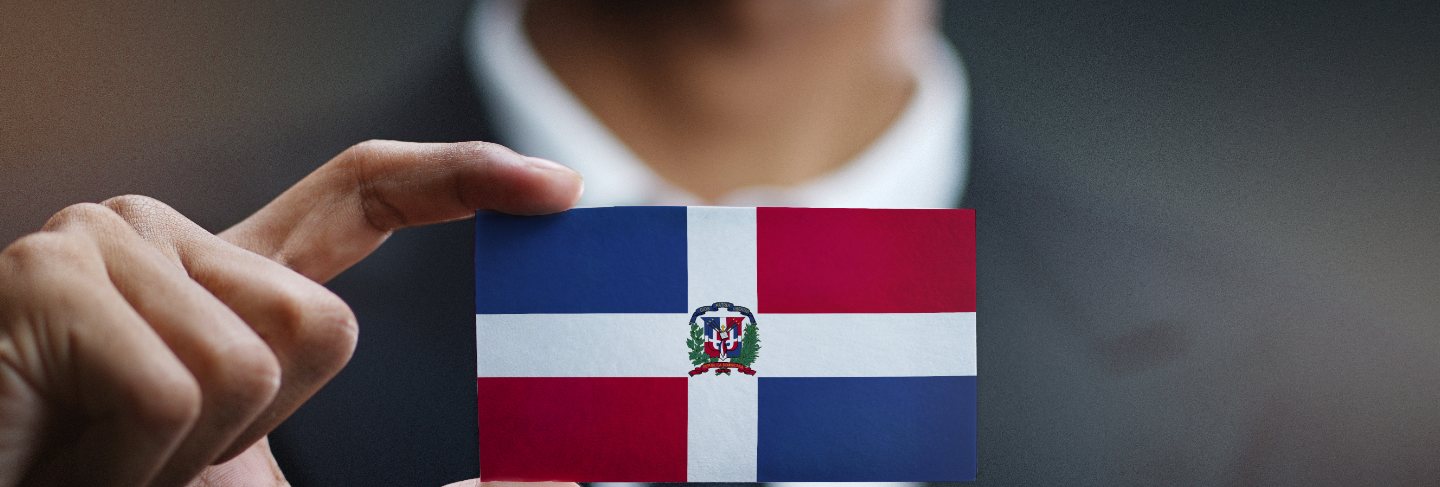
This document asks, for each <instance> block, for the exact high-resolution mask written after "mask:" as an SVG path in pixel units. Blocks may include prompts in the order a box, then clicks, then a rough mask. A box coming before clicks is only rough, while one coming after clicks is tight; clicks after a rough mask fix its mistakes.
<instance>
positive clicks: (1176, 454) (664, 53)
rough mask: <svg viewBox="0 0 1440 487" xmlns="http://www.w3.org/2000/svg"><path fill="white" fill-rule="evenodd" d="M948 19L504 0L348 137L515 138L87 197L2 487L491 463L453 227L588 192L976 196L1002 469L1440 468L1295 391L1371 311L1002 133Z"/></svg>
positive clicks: (24, 249)
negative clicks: (187, 195) (1038, 167)
mask: <svg viewBox="0 0 1440 487" xmlns="http://www.w3.org/2000/svg"><path fill="white" fill-rule="evenodd" d="M934 9H935V5H934V4H932V3H926V2H863V1H856V2H773V1H711V2H692V3H670V2H651V1H621V2H599V1H579V2H561V1H536V2H530V3H519V2H508V1H501V2H487V3H482V4H480V5H479V6H478V7H477V9H476V10H475V13H474V16H473V18H471V19H470V21H469V22H468V23H467V24H466V27H465V32H464V33H463V34H464V35H463V37H464V38H465V41H464V42H463V46H464V47H463V49H460V48H457V49H456V50H455V52H454V53H451V54H454V56H452V57H451V58H449V60H450V61H451V62H449V63H446V64H444V65H442V66H441V67H440V69H437V72H436V73H419V74H417V77H423V76H431V78H427V79H429V80H431V81H433V82H432V83H431V84H430V85H429V86H428V87H427V88H426V89H425V90H423V91H422V92H416V93H414V94H413V98H412V99H410V100H408V101H407V105H408V106H407V107H406V109H408V110H409V111H406V112H403V113H402V114H400V115H399V116H392V117H389V118H383V119H382V118H380V117H377V118H376V120H373V121H371V123H374V124H378V125H380V127H373V126H372V127H367V128H366V129H365V130H349V131H338V132H340V133H338V134H337V135H336V136H337V137H343V136H352V137H353V138H352V139H350V140H363V138H365V137H367V136H368V135H362V134H377V133H378V134H381V135H384V136H386V137H392V138H397V139H405V140H417V141H430V142H439V141H444V142H460V141H475V140H486V141H494V142H500V143H503V144H506V145H507V146H509V147H510V148H511V149H514V151H512V150H511V149H507V148H505V147H502V146H498V145H492V144H485V143H474V142H460V143H457V144H411V143H405V142H391V141H372V142H366V143H362V144H358V145H355V146H354V147H352V148H351V149H348V150H346V151H344V152H343V153H341V154H340V155H338V156H336V157H335V158H334V159H332V160H331V161H330V162H328V163H326V164H325V165H323V166H321V167H320V168H319V169H317V170H316V171H315V172H314V173H312V174H310V175H309V176H307V177H306V178H304V179H303V180H301V181H299V182H298V183H296V184H295V185H294V186H293V187H291V188H290V189H289V190H287V191H286V192H284V193H283V194H281V195H280V196H279V197H278V198H276V199H275V200H274V201H272V202H271V203H269V204H268V205H266V206H265V207H263V208H262V209H260V210H259V211H258V212H257V213H255V214H254V215H252V216H251V217H249V218H247V219H245V220H244V221H242V222H240V223H238V224H237V225H235V226H234V227H232V228H230V229H228V230H226V231H224V232H220V233H219V234H218V235H211V234H210V233H209V232H206V231H205V230H203V229H201V228H199V227H198V226H196V225H194V224H192V223H190V222H189V221H188V220H187V219H186V217H185V216H184V215H181V214H179V213H177V212H175V211H174V210H171V209H169V208H168V207H166V206H164V204H163V203H161V202H158V201H155V200H151V199H147V198H144V197H134V196H131V197H120V198H116V199H112V200H108V201H105V202H103V203H102V204H99V205H93V204H91V205H77V206H74V207H70V208H67V209H65V210H63V211H61V212H60V213H58V214H56V215H55V216H54V217H53V218H52V219H51V220H50V221H49V222H48V223H47V224H46V227H45V229H44V231H42V232H39V233H36V234H34V235H31V236H27V237H26V238H24V239H21V240H19V241H17V242H15V243H13V244H11V245H10V246H9V247H7V249H6V251H5V253H4V254H3V256H4V258H3V260H0V280H3V281H0V282H3V285H0V311H3V314H0V319H3V321H0V358H4V360H3V361H0V367H3V369H0V372H3V374H0V434H3V435H4V436H3V437H0V485H9V484H13V483H16V482H33V483H38V484H50V483H90V484H117V485H120V484H135V483H156V484H161V485H183V484H185V483H186V482H188V481H190V480H191V479H198V483H200V484H201V485H274V484H277V483H280V482H282V480H281V479H282V478H289V479H290V480H291V481H294V482H296V483H298V484H301V485H307V484H311V483H314V484H319V485H328V484H387V485H388V484H401V485H409V484H415V483H422V482H431V483H435V481H436V479H443V480H445V481H449V480H459V479H462V478H465V477H473V476H475V474H476V472H475V468H476V465H475V464H476V459H475V457H474V453H475V451H476V446H475V434H474V432H475V428H476V425H475V416H474V409H475V408H474V402H473V401H475V400H476V398H475V390H474V385H473V384H474V383H473V382H472V380H473V377H472V376H471V373H472V372H473V366H474V355H473V354H474V346H473V342H472V340H473V322H472V321H471V319H470V315H471V314H472V312H473V289H472V288H471V287H470V286H469V285H468V284H466V283H467V282H469V281H470V279H472V275H471V267H470V265H469V262H470V261H469V258H470V257H471V256H470V250H471V249H470V243H469V242H470V238H471V235H470V231H471V228H470V226H469V225H468V224H467V223H459V222H457V223H445V222H450V221H452V220H456V219H463V218H464V217H465V216H467V215H469V214H470V213H471V212H472V211H473V210H475V209H494V210H498V211H505V212H511V213H518V214H538V213H549V212H554V211H561V210H564V209H565V208H568V207H570V206H572V205H575V204H579V205H597V206H599V205H630V204H726V205H795V206H854V207H867V206H868V207H887V206H888V207H946V206H957V205H963V206H966V207H974V208H977V209H978V210H979V214H978V218H979V225H980V227H979V244H980V248H979V258H978V262H979V266H980V278H979V292H980V300H979V302H980V306H981V308H983V309H982V310H981V312H980V315H981V316H982V318H980V328H979V336H978V339H979V341H980V343H979V351H980V364H981V365H980V368H981V369H983V370H984V372H983V374H982V375H983V376H984V378H982V379H981V380H980V401H981V404H980V421H979V424H980V438H979V445H980V452H981V453H980V454H981V458H980V473H979V476H980V481H979V483H981V484H986V483H990V484H995V485H1013V484H1041V485H1047V484H1114V483H1131V484H1152V485H1153V484H1219V483H1230V484H1242V485H1243V484H1263V483H1281V482H1284V483H1315V482H1324V481H1329V482H1339V481H1343V480H1344V479H1352V480H1357V481H1369V482H1376V483H1423V482H1424V480H1425V479H1433V478H1434V476H1433V475H1429V476H1427V474H1426V473H1427V472H1430V473H1433V469H1434V467H1433V466H1427V465H1429V463H1428V462H1427V461H1426V457H1428V454H1429V452H1430V451H1431V450H1432V449H1429V448H1425V445H1430V446H1433V445H1435V444H1437V443H1436V441H1437V436H1436V434H1435V432H1436V431H1440V430H1437V429H1436V427H1437V424H1436V422H1435V420H1434V419H1431V420H1429V421H1428V422H1425V421H1420V422H1405V423H1404V424H1398V423H1396V422H1382V423H1376V422H1373V421H1370V420H1367V419H1365V418H1357V417H1356V416H1353V415H1350V414H1348V413H1347V412H1346V411H1341V410H1339V409H1337V408H1334V407H1332V406H1330V405H1329V403H1326V402H1324V401H1323V400H1322V399H1316V395H1317V394H1320V395H1321V398H1323V395H1324V394H1325V393H1326V392H1325V389H1324V388H1325V385H1324V384H1323V382H1322V383H1304V382H1303V380H1302V385H1300V386H1298V388H1297V386H1295V385H1294V384H1293V383H1295V382H1296V380H1294V379H1295V376H1294V375H1276V374H1278V372H1276V370H1275V364H1276V362H1275V361H1276V360H1277V357H1285V356H1287V355H1294V354H1297V353H1305V352H1306V351H1308V350H1311V349H1313V348H1315V347H1313V346H1309V345H1306V344H1303V343H1301V344H1297V342H1295V341H1293V340H1287V339H1286V337H1285V336H1284V335H1283V333H1280V332H1278V331H1277V329H1276V328H1274V327H1273V326H1271V325H1270V324H1271V323H1275V322H1284V323H1299V322H1306V321H1309V322H1313V323H1326V322H1330V321H1333V320H1337V319H1345V318H1346V317H1345V315H1344V314H1343V313H1337V312H1336V311H1337V310H1335V309H1333V307H1327V306H1325V304H1324V303H1315V302H1313V301H1314V300H1305V299H1304V297H1305V294H1306V293H1307V292H1308V291H1310V289H1308V288H1303V287H1299V288H1297V287H1292V286H1289V285H1288V282H1287V281H1280V280H1277V279H1276V277H1275V276H1276V275H1278V274H1283V273H1284V271H1286V270H1287V269H1286V268H1284V267H1283V266H1281V265H1279V264H1276V263H1274V262H1272V261H1270V260H1266V259H1265V257H1266V256H1265V255H1264V254H1256V253H1254V251H1252V250H1249V249H1247V248H1243V247H1242V246H1241V244H1242V243H1243V242H1239V240H1238V239H1235V238H1234V237H1229V236H1219V235H1214V234H1212V233H1199V230H1197V229H1195V228H1186V227H1185V225H1183V224H1176V225H1157V226H1143V227H1142V226H1137V225H1134V224H1133V223H1132V222H1130V221H1127V220H1125V219H1124V218H1119V217H1114V216H1112V215H1110V214H1108V213H1107V212H1106V211H1104V210H1106V209H1107V208H1106V207H1099V208H1100V209H1099V210H1097V209H1096V208H1097V206H1096V205H1094V204H1093V202H1092V200H1091V199H1090V198H1092V197H1093V195H1091V194H1086V193H1084V192H1083V191H1081V190H1080V189H1079V188H1077V187H1069V186H1057V185H1055V184H1053V181H1054V180H1053V179H1052V178H1051V175H1046V174H1036V173H1033V172H1029V171H1027V168H1025V167H1023V166H1020V165H1016V164H1008V163H1007V162H1009V161H1010V160H1011V159H1013V158H1015V157H1020V156H1017V154H1024V151H1023V150H1018V149H1016V148H1014V147H1013V146H1007V145H1006V144H1004V143H997V142H996V141H993V140H992V141H983V142H988V145H983V146H981V145H979V144H978V143H979V142H982V141H980V140H978V139H977V140H976V142H977V146H976V147H975V148H973V149H972V147H971V140H970V137H971V136H972V135H976V136H977V137H979V136H980V135H983V134H987V133H986V132H983V131H981V130H978V129H977V130H972V129H971V128H970V114H969V105H968V87H967V83H966V76H965V72H964V71H963V70H962V69H961V63H960V61H959V56H958V55H957V54H956V53H955V52H954V51H953V50H952V49H951V48H950V46H949V43H948V41H947V40H946V39H945V38H944V37H943V36H942V35H941V34H940V32H939V31H938V29H937V28H936V26H935V25H936V24H935V19H934V18H933V15H934ZM457 47H458V46H457ZM392 115H393V114H392ZM1001 142H1005V141H1001ZM1011 142H1012V143H1013V141H1011ZM521 154H524V155H521ZM972 156H973V157H972ZM551 160H553V161H556V162H559V163H561V164H564V165H565V166H568V168H567V167H564V166H560V165H557V164H554V163H552V162H549V161H551ZM285 162H286V163H290V164H294V163H296V161H285ZM577 172H578V174H579V175H583V176H584V180H583V182H582V180H581V179H580V176H579V175H577ZM582 187H583V190H582ZM1109 209H1113V208H1109ZM427 225H428V226H427ZM418 226H425V228H415V229H411V230H404V231H400V232H399V233H395V237H394V238H393V239H391V238H390V237H391V235H392V231H395V230H398V229H401V228H407V227H418ZM387 240H389V242H388V243H387V244H386V245H385V246H383V247H382V246H381V243H382V242H386V241H387ZM1217 241H1218V242H1222V243H1221V244H1216V243H1215V242H1217ZM1237 242H1239V243H1237ZM372 252H373V253H374V255H373V256H370V254H371V253H372ZM367 256H370V257H369V258H368V259H367ZM1257 256H1258V258H1257ZM362 259H364V260H363V261H362ZM352 265H353V266H355V267H353V268H351V266H352ZM347 269H348V270H347ZM341 272H345V274H343V275H342V274H341ZM317 283H325V284H326V285H327V286H329V289H328V290H327V289H326V288H324V287H321V286H320V285H319V284H317ZM1295 303H1305V305H1304V306H1298V305H1296V304H1295ZM1339 311H1343V310H1339ZM360 328H363V329H364V330H365V333H364V334H361V335H359V336H363V337H364V338H357V332H358V330H359V329H360ZM1280 330H1282V331H1283V330H1284V329H1283V328H1281V329H1280ZM1277 335H1278V336H1277ZM357 340H359V342H358V343H359V347H358V349H356V348H354V347H356V343H357V342H356V341H357ZM1378 343H1389V342H1378ZM1306 347H1308V348H1306ZM352 350H353V351H354V357H353V358H352V357H351V353H352ZM347 363H348V364H347ZM1412 365H1413V366H1415V367H1417V369H1416V370H1434V367H1433V366H1434V361H1433V360H1432V361H1429V362H1416V363H1412ZM342 368H343V369H342ZM337 374H338V375H337ZM327 384H328V385H327ZM322 386H325V388H324V389H323V390H322V389H321V387H322ZM1297 390H1298V392H1297ZM317 391H318V392H317ZM1317 391H1318V392H1317ZM1436 395H1437V393H1436V392H1435V391H1434V390H1433V389H1416V390H1410V391H1407V394H1406V395H1401V396H1399V397H1398V398H1396V400H1397V401H1398V403H1399V404H1401V405H1413V406H1420V405H1424V404H1434V402H1433V401H1432V400H1433V399H1436ZM1306 398H1311V399H1312V400H1306ZM479 400H482V401H483V400H485V398H479ZM1422 407H1423V406H1422ZM292 413H293V417H291V414H292ZM287 417H290V420H289V421H286V422H285V424H284V425H283V426H280V428H279V429H278V430H274V428H276V426H277V425H279V424H280V423H281V421H284V420H285V419H286V418H287ZM1364 427H1375V428H1379V429H1382V430H1383V431H1395V430H1399V429H1411V430H1414V431H1418V433H1415V434H1414V436H1412V437H1406V439H1404V440H1403V441H1395V442H1390V443H1375V442H1371V441H1366V438H1367V437H1366V436H1356V435H1354V434H1353V433H1354V431H1355V429H1357V428H1364ZM272 430H274V431H273V432H272ZM267 434H268V441H267ZM272 448H273V451H274V455H273V456H272V454H271V449H272ZM1346 452H1363V455H1361V456H1362V457H1363V458H1364V460H1365V461H1364V463H1363V464H1357V463H1355V462H1346V461H1344V458H1342V456H1341V454H1342V453H1346ZM217 461H220V462H223V463H222V464H221V465H219V466H216V467H207V466H208V465H210V464H211V463H214V462H217ZM1427 468H1428V469H1429V470H1426V469H1427Z"/></svg>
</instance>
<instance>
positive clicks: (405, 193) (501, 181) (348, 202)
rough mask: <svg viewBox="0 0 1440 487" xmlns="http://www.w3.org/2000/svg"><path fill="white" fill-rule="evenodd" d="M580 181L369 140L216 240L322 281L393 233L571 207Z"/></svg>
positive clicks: (492, 155)
mask: <svg viewBox="0 0 1440 487" xmlns="http://www.w3.org/2000/svg"><path fill="white" fill-rule="evenodd" d="M582 186H583V185H582V182H581V179H580V175H579V174H577V173H575V172H574V171H572V170H570V169H568V168H566V167H564V166H561V165H559V164H556V163H553V162H550V161H546V160H543V159H537V158H533V157H526V156H523V155H520V154H518V153H516V152H515V151H512V150H510V149H508V148H505V147H504V146H500V145H497V144H490V143H485V142H461V143H454V144H426V143H412V142H396V141H368V142H364V143H361V144H358V145H355V146H353V147H351V148H350V149H347V150H346V151H345V152H342V153H341V154H340V155H338V156H336V157H335V158H334V159H331V160H330V162H327V163H326V164H325V165H324V166H321V167H320V168H319V169H317V170H315V172H313V173H310V175H308V176H306V177H305V178H304V179H302V180H300V182H299V183H296V184H295V186H292V187H291V188H290V189H288V190H286V191H285V192H284V193H282V194H281V195H280V196H279V197H278V198H276V199H275V200H274V201H271V202H270V203H269V204H267V205H265V207H264V208H261V209H260V211H258V212H256V213H255V214H254V215H251V216H250V217H249V218H247V219H245V221H242V222H240V223H239V224H238V225H236V226H234V227H232V228H231V229H229V230H226V231H225V232H223V233H221V234H220V236H221V237H222V238H224V239H225V240H228V241H230V242H232V243H234V244H236V245H238V246H240V247H242V248H245V249H248V250H250V251H253V252H256V253H259V254H261V255H264V256H266V257H269V258H271V259H273V260H275V261H277V262H280V263H282V264H284V265H286V266H288V267H290V268H292V269H294V270H295V271H296V272H299V273H300V274H302V275H304V276H306V277H309V278H311V279H313V280H315V281H318V282H324V281H326V280H329V279H330V278H331V277H334V276H335V275H336V274H339V273H340V272H341V271H343V270H345V269H346V268H348V267H350V266H351V265H354V264H355V263H356V262H358V261H359V260H360V259H362V258H364V257H365V256H366V255H369V254H370V252H372V251H374V250H375V248H376V247H377V246H379V245H380V243H381V242H384V241H385V239H386V238H387V237H389V236H390V233H391V232H392V231H394V230H395V229H398V228H403V227H410V226H418V225H426V224H431V223H439V222H445V221H450V220H456V219H460V218H465V217H468V216H470V215H471V214H473V213H474V212H475V211H476V210H479V209H489V210H496V211H500V212H504V213H513V214H521V215H531V214H545V213H554V212H558V211H563V210H565V209H568V208H570V207H571V206H573V205H574V204H575V202H576V201H577V200H578V199H579V198H580V193H581V191H582Z"/></svg>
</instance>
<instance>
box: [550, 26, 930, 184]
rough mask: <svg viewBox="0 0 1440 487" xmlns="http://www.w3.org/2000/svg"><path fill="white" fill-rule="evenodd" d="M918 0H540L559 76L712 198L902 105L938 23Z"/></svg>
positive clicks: (768, 177) (815, 170)
mask: <svg viewBox="0 0 1440 487" xmlns="http://www.w3.org/2000/svg"><path fill="white" fill-rule="evenodd" d="M932 10H933V5H931V4H928V3H917V2H850V3H837V4H831V3H820V2H793V3H792V2H775V1H773V0H746V1H728V2H721V1H704V2H669V1H653V0H625V1H613V0H612V1H601V0H584V1H566V0H537V1H534V2H533V3H531V4H530V6H529V10H528V11H527V12H526V16H525V24H526V31H527V32H528V35H529V36H530V38H531V41H532V42H533V43H534V45H535V48H536V51H537V52H538V53H539V54H540V56H541V57H542V58H543V59H544V60H545V62H546V64H548V65H549V66H550V68H551V70H552V71H554V72H555V74H556V76H557V77H558V78H559V79H560V80H561V81H562V82H563V83H564V84H565V85H566V87H567V88H568V89H569V90H571V91H572V92H573V93H575V95H576V96H577V97H578V98H579V99H580V100H581V101H582V102H583V103H584V104H585V105H586V106H587V107H588V108H589V109H590V111H591V112H592V113H594V114H595V115H596V117H597V118H599V119H600V121H601V122H603V123H604V124H605V125H606V127H607V128H609V130H610V131H612V132H613V133H614V134H615V135H616V136H617V137H618V138H619V139H620V140H621V141H623V142H624V143H625V144H626V145H627V146H628V147H630V149H631V150H633V151H634V152H635V154H636V155H637V156H639V157H640V159H642V160H643V161H644V162H645V164H647V165H648V166H649V167H650V168H651V169H652V170H654V171H655V173H656V174H659V175H660V176H661V177H662V178H664V179H666V180H667V181H669V182H670V183H671V184H674V185H676V186H677V187H680V188H682V189H685V190H687V191H689V192H691V193H692V194H695V195H697V196H699V197H701V198H703V199H705V200H707V201H714V200H715V199H717V198H719V197H721V196H724V195H725V194H727V193H730V192H732V191H734V190H736V189H739V188H743V187H748V186H793V185H796V184H799V183H803V182H805V181H808V180H812V179H814V178H816V177H818V176H820V175H823V174H825V173H827V172H829V171H831V170H834V169H835V168H837V167H839V166H841V165H843V164H844V163H845V162H846V161H849V160H850V159H852V158H853V157H854V156H855V155H857V154H858V153H859V152H860V151H861V150H863V149H864V148H865V147H867V146H868V145H869V144H870V143H871V142H872V141H873V140H874V139H875V138H876V137H878V136H879V135H880V134H881V133H882V132H883V131H884V130H885V129H886V128H887V127H889V126H890V124H891V123H892V122H893V121H894V119H895V118H896V117H897V116H899V114H900V113H901V111H902V110H903V109H904V107H905V104H906V102H907V101H908V100H909V98H910V95H911V92H912V91H913V89H914V87H913V85H914V77H913V75H912V70H911V68H910V66H911V65H912V64H911V62H912V59H913V56H915V55H916V53H917V52H922V51H923V49H925V44H924V41H926V40H928V39H927V36H929V35H931V32H932V30H931V29H932V26H931V14H932Z"/></svg>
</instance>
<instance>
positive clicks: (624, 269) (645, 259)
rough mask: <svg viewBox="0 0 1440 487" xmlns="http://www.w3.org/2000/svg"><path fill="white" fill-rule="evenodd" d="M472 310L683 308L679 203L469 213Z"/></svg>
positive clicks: (682, 238)
mask: <svg viewBox="0 0 1440 487" xmlns="http://www.w3.org/2000/svg"><path fill="white" fill-rule="evenodd" d="M475 220H476V222H475V310H476V313H479V314H498V313H684V312H686V311H688V310H687V309H686V307H687V306H688V303H686V299H687V292H688V291H687V289H688V286H687V282H688V281H687V278H686V263H685V262H686V260H685V252H686V250H685V208H684V207H632V208H581V209H574V210H570V211H567V212H564V213H559V214H555V215H547V216H541V217H533V216H532V217H517V216H510V215H502V214H498V213H493V212H480V213H478V214H477V215H476V217H475Z"/></svg>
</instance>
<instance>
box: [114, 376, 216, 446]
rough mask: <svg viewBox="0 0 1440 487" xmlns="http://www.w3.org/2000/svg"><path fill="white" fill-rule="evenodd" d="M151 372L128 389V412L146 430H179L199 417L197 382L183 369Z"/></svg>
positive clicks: (198, 387) (199, 404)
mask: <svg viewBox="0 0 1440 487" xmlns="http://www.w3.org/2000/svg"><path fill="white" fill-rule="evenodd" d="M177 369H178V370H166V371H165V372H157V373H151V374H149V375H147V376H145V377H144V378H143V379H142V380H140V382H139V383H138V384H136V385H135V390H133V391H132V395H131V404H130V405H129V408H128V409H129V411H130V414H131V415H132V416H133V417H134V418H135V419H136V420H137V421H138V422H140V423H141V424H142V425H144V426H145V427H146V428H147V429H152V430H155V431H164V432H172V431H183V430H186V429H188V428H189V427H190V425H192V424H195V421H196V419H198V418H199V417H200V409H201V399H202V396H201V393H200V385H199V383H197V382H196V381H195V378H194V377H192V376H190V374H189V373H188V372H186V371H185V370H184V369H183V368H181V367H177Z"/></svg>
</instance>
